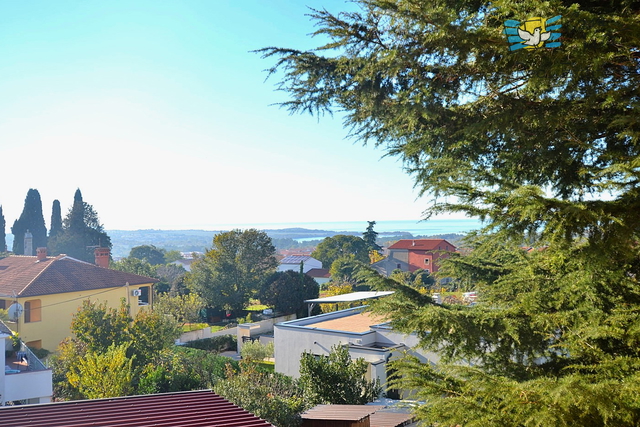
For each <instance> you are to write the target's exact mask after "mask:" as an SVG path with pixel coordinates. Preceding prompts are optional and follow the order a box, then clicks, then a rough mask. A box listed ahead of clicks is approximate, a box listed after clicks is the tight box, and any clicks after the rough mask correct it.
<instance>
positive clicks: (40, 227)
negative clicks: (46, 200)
mask: <svg viewBox="0 0 640 427" xmlns="http://www.w3.org/2000/svg"><path fill="white" fill-rule="evenodd" d="M27 230H28V231H29V232H30V233H31V234H32V236H33V248H32V249H33V250H34V251H35V249H36V248H38V247H46V246H47V228H46V227H45V224H44V215H43V214H42V200H41V199H40V193H39V192H38V190H36V189H33V188H30V189H29V191H28V192H27V197H26V198H25V201H24V208H23V209H22V213H21V214H20V218H18V219H17V220H16V221H14V223H13V227H11V232H12V233H13V237H14V238H13V252H14V253H15V254H24V255H34V253H30V254H25V253H24V249H25V248H24V236H25V233H26V232H27Z"/></svg>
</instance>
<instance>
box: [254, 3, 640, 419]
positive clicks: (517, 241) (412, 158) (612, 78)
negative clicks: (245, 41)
mask: <svg viewBox="0 0 640 427" xmlns="http://www.w3.org/2000/svg"><path fill="white" fill-rule="evenodd" d="M356 3H357V5H358V6H359V9H358V10H356V11H352V12H342V13H337V14H336V13H331V12H329V11H326V10H317V11H311V16H312V19H314V20H315V21H316V24H317V28H318V29H317V31H316V33H315V34H316V35H319V36H323V37H326V38H328V39H329V41H328V42H327V43H326V44H324V45H322V46H319V47H318V48H317V49H315V50H310V51H299V50H295V49H288V48H277V47H276V48H266V49H263V50H262V52H263V54H264V55H265V56H266V57H269V58H276V63H275V65H274V66H273V68H272V69H271V71H272V73H280V72H282V73H283V74H280V75H281V76H282V79H281V81H280V82H279V87H280V89H282V90H284V91H286V92H287V93H288V94H289V95H290V96H291V98H290V99H289V100H288V101H286V102H285V103H284V104H283V105H284V106H285V107H287V108H289V109H290V110H291V111H292V112H310V113H312V114H318V115H322V114H323V113H326V112H329V113H331V112H332V111H334V110H335V111H341V113H343V114H344V117H345V125H346V126H347V127H348V128H350V129H351V135H352V136H353V137H355V138H357V139H359V140H360V141H363V142H365V143H373V144H374V145H376V146H378V147H380V148H382V149H384V150H385V151H386V153H387V154H388V155H392V156H397V157H399V158H400V159H401V160H402V161H403V164H404V166H405V167H406V169H407V171H408V172H409V173H410V174H412V176H413V178H414V180H415V185H416V187H417V188H418V189H419V190H420V192H421V195H424V196H427V197H429V200H430V202H429V206H428V208H427V210H426V212H425V215H426V216H427V217H428V216H429V215H432V214H436V213H456V212H457V213H464V214H467V215H472V216H477V217H479V218H481V219H482V220H484V224H485V229H484V233H483V234H480V235H478V236H475V237H474V238H472V239H471V240H470V243H469V244H470V246H471V247H472V249H473V251H472V253H471V255H470V256H452V257H451V258H449V259H447V260H444V261H443V262H442V265H443V268H442V271H441V272H440V273H442V274H445V273H444V272H446V274H447V275H448V276H449V277H452V278H453V279H454V280H456V281H459V282H460V283H464V284H465V286H471V287H474V288H475V289H476V290H478V292H479V299H478V304H477V305H476V306H474V307H466V306H454V305H446V304H445V305H438V304H434V303H433V300H432V299H431V298H430V297H429V296H428V295H426V294H424V293H422V292H420V291H419V290H418V289H416V288H415V287H412V286H410V285H407V284H403V283H401V282H398V281H396V280H393V279H382V278H379V277H375V276H372V278H371V281H372V282H377V284H378V286H379V287H380V288H381V289H382V288H384V289H385V290H389V289H394V290H396V293H395V294H393V296H391V297H388V298H383V299H381V300H379V301H378V302H376V303H375V304H374V305H377V308H376V309H377V310H380V311H381V312H384V313H386V314H389V315H390V316H391V318H392V325H393V326H394V327H395V328H397V329H398V330H400V331H403V332H417V333H418V334H419V336H420V337H421V345H422V346H424V347H425V348H427V349H431V350H434V351H438V352H439V353H440V354H441V356H442V359H441V363H439V364H438V366H437V368H434V367H432V366H430V365H427V364H423V363H420V361H418V360H417V359H412V358H407V359H405V360H404V361H402V362H399V363H398V364H397V368H398V372H399V373H400V381H401V382H403V384H404V385H405V386H406V387H407V388H411V389H416V390H418V396H417V397H418V399H419V400H423V401H424V402H425V404H424V405H422V406H420V409H419V410H418V413H419V415H420V416H421V418H423V419H425V420H427V421H428V422H430V423H438V424H442V425H456V424H460V425H465V426H486V425H496V426H534V425H556V426H570V425H582V426H600V425H637V424H640V399H639V398H638V396H639V395H640V385H638V384H640V383H639V382H638V378H640V354H639V353H638V348H639V347H638V342H640V334H638V331H640V321H639V320H638V319H640V317H639V316H638V313H640V292H639V291H638V289H639V288H640V287H639V286H638V277H640V256H639V255H640V254H639V246H638V241H639V237H640V236H639V234H640V233H639V231H640V216H638V215H637V212H638V211H639V208H640V197H639V192H640V167H639V166H640V163H639V159H640V143H639V142H640V141H639V137H640V125H639V123H640V122H639V121H638V120H637V118H638V117H639V116H640V19H638V17H639V16H640V6H638V3H637V2H632V1H619V2H592V1H572V2H568V1H559V0H552V1H548V2H517V1H514V0H500V1H497V2H491V3H487V2H478V1H452V0H441V1H439V0H436V1H421V0H395V1H388V0H359V1H356ZM556 16H561V20H560V21H559V22H560V23H561V24H562V27H561V29H560V32H561V35H562V37H561V39H560V40H561V46H560V47H557V48H554V49H547V48H539V49H520V50H517V51H513V52H512V51H510V50H509V41H508V40H507V36H506V35H505V34H503V33H504V30H505V21H508V20H514V21H518V22H524V21H525V20H527V19H529V18H531V17H542V18H543V19H548V18H551V17H556ZM524 245H526V246H533V247H534V248H535V249H534V250H532V251H525V250H523V249H522V246H524ZM468 361H474V363H473V366H470V365H469V363H468Z"/></svg>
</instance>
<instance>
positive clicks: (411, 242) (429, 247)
mask: <svg viewBox="0 0 640 427" xmlns="http://www.w3.org/2000/svg"><path fill="white" fill-rule="evenodd" d="M447 245H448V246H449V249H450V250H452V251H454V250H455V249H456V247H455V246H454V245H452V244H451V243H449V242H447V241H446V240H444V239H406V240H398V241H397V242H395V243H394V244H393V245H391V246H389V249H416V250H420V251H437V250H439V249H438V247H442V250H444V249H445V246H447Z"/></svg>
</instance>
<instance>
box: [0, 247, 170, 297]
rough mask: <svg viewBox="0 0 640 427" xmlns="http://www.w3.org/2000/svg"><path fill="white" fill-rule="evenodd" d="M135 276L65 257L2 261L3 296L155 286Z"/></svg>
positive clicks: (23, 258)
mask: <svg viewBox="0 0 640 427" xmlns="http://www.w3.org/2000/svg"><path fill="white" fill-rule="evenodd" d="M157 281H158V280H157V279H153V278H151V277H145V276H140V275H137V274H133V273H125V272H123V271H117V270H111V269H108V268H102V267H98V266H97V265H94V264H90V263H88V262H84V261H80V260H77V259H75V258H71V257H68V256H66V255H58V256H57V257H47V258H45V259H43V260H41V261H38V258H37V257H34V256H9V257H6V258H2V259H0V294H2V295H12V296H13V295H15V296H18V297H30V296H37V295H49V294H59V293H64V292H79V291H87V290H94V289H105V288H115V287H119V286H125V285H126V284H127V283H129V285H142V284H147V283H156V282H157Z"/></svg>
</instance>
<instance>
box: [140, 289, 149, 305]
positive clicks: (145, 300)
mask: <svg viewBox="0 0 640 427" xmlns="http://www.w3.org/2000/svg"><path fill="white" fill-rule="evenodd" d="M138 305H149V286H142V287H140V296H139V297H138Z"/></svg>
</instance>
